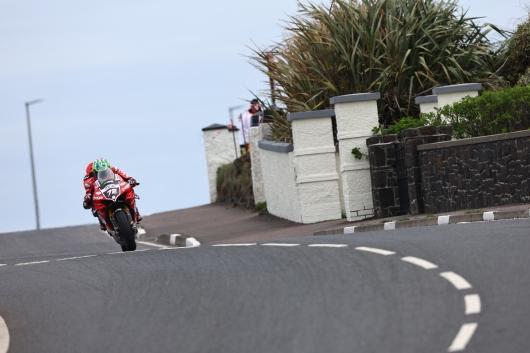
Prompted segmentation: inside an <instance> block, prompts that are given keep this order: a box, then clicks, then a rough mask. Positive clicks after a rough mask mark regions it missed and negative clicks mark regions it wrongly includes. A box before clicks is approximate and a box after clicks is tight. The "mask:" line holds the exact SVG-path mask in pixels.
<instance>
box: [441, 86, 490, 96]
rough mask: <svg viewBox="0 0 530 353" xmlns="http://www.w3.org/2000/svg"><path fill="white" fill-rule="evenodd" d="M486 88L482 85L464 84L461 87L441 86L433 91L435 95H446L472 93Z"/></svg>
mask: <svg viewBox="0 0 530 353" xmlns="http://www.w3.org/2000/svg"><path fill="white" fill-rule="evenodd" d="M483 89H484V88H483V87H482V84H480V83H462V84H460V85H450V86H440V87H435V88H433V89H432V93H433V94H434V95H439V94H446V93H459V92H471V91H482V90H483Z"/></svg>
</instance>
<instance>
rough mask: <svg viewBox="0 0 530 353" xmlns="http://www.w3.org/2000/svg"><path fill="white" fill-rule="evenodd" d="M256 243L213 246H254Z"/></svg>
mask: <svg viewBox="0 0 530 353" xmlns="http://www.w3.org/2000/svg"><path fill="white" fill-rule="evenodd" d="M254 245H256V243H239V244H215V245H212V246H219V247H229V246H254Z"/></svg>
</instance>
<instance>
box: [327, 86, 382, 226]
mask: <svg viewBox="0 0 530 353" xmlns="http://www.w3.org/2000/svg"><path fill="white" fill-rule="evenodd" d="M377 98H379V95H378V94H353V95H348V96H342V97H334V98H332V101H331V102H332V103H334V104H335V116H336V119H337V131H338V134H337V137H338V140H339V155H340V172H341V174H342V178H341V180H342V190H343V194H344V210H345V212H346V218H347V219H348V221H355V220H361V219H365V218H367V217H371V216H373V201H372V183H371V179H370V164H369V162H368V160H367V159H366V158H363V159H361V160H358V159H355V157H354V156H353V155H352V153H351V151H352V149H353V148H358V149H359V150H360V152H361V153H363V154H364V155H368V148H367V147H366V139H367V138H368V137H370V136H371V135H372V129H373V128H374V127H375V126H379V119H378V112H377V100H376V99H377ZM366 99H370V100H366Z"/></svg>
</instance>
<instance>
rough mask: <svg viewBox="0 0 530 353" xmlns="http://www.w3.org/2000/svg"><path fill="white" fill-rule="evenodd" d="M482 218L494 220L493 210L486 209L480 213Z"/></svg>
mask: <svg viewBox="0 0 530 353" xmlns="http://www.w3.org/2000/svg"><path fill="white" fill-rule="evenodd" d="M482 219H483V220H484V221H494V220H495V211H488V212H484V213H483V214H482Z"/></svg>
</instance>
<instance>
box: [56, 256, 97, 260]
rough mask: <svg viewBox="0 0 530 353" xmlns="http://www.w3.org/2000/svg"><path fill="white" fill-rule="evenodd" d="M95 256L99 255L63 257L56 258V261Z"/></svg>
mask: <svg viewBox="0 0 530 353" xmlns="http://www.w3.org/2000/svg"><path fill="white" fill-rule="evenodd" d="M94 256H97V255H85V256H74V257H65V258H63V259H57V260H55V261H68V260H78V259H86V258H89V257H94Z"/></svg>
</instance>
